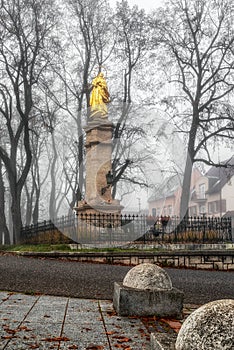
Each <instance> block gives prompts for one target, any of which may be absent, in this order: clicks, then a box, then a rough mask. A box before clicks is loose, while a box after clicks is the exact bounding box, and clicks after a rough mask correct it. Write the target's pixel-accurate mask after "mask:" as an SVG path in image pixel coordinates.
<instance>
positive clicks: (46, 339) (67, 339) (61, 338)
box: [41, 337, 70, 342]
mask: <svg viewBox="0 0 234 350" xmlns="http://www.w3.org/2000/svg"><path fill="white" fill-rule="evenodd" d="M41 340H42V341H48V342H59V341H69V340H70V339H69V338H67V337H52V338H44V339H41Z"/></svg>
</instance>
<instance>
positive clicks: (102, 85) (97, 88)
mask: <svg viewBox="0 0 234 350" xmlns="http://www.w3.org/2000/svg"><path fill="white" fill-rule="evenodd" d="M109 102H110V95H109V92H108V88H107V83H106V80H105V78H104V74H103V73H102V72H101V73H99V74H98V75H97V76H96V78H94V79H93V81H92V91H91V95H90V101H89V104H90V110H91V113H90V118H105V117H107V113H108V111H107V106H106V104H107V103H109Z"/></svg>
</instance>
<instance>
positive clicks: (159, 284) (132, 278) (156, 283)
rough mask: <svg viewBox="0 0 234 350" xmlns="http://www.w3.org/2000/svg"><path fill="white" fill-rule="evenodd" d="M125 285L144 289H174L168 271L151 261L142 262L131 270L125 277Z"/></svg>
mask: <svg viewBox="0 0 234 350" xmlns="http://www.w3.org/2000/svg"><path fill="white" fill-rule="evenodd" d="M123 286H125V287H130V288H136V289H142V290H145V289H158V290H170V289H172V283H171V279H170V277H169V275H168V273H167V272H166V271H165V270H163V269H162V268H161V267H159V266H157V265H155V264H150V263H144V264H140V265H137V266H135V267H133V268H132V269H131V270H129V271H128V273H127V274H126V276H125V277H124V280H123Z"/></svg>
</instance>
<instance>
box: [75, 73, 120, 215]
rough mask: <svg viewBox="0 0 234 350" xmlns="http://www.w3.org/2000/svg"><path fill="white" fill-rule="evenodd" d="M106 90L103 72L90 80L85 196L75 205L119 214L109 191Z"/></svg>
mask: <svg viewBox="0 0 234 350" xmlns="http://www.w3.org/2000/svg"><path fill="white" fill-rule="evenodd" d="M109 102H110V97H109V92H108V88H107V84H106V80H105V78H104V75H103V73H102V72H101V73H99V74H98V75H97V77H96V78H94V79H93V81H92V92H91V96H90V117H89V121H88V123H87V126H86V127H85V128H84V130H85V133H86V144H85V147H86V180H85V184H86V186H85V188H86V190H85V199H84V200H83V201H80V202H78V206H77V207H76V208H74V209H75V210H76V212H77V214H79V213H83V214H99V213H100V214H103V213H108V214H112V213H113V214H120V213H121V209H122V207H121V205H120V203H119V201H118V200H114V199H113V198H112V194H111V182H112V173H111V155H112V134H113V123H112V122H110V121H109V120H108V110H107V103H109Z"/></svg>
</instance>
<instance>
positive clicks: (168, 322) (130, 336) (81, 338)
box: [0, 292, 198, 350]
mask: <svg viewBox="0 0 234 350" xmlns="http://www.w3.org/2000/svg"><path fill="white" fill-rule="evenodd" d="M197 307H198V306H197V305H186V306H185V308H184V316H185V317H186V316H187V315H188V314H189V313H190V312H191V311H193V310H194V309H196V308H197ZM181 323H182V320H179V321H178V320H173V319H166V318H157V317H155V316H153V317H119V316H118V315H116V313H115V311H114V310H113V306H112V302H111V301H109V300H97V299H95V300H94V299H78V298H69V297H55V296H48V295H25V294H19V293H9V292H0V325H1V326H0V339H1V340H0V350H3V349H4V350H5V349H6V350H13V349H14V350H16V349H17V350H29V349H44V350H48V349H56V350H60V349H61V350H70V349H79V350H110V349H125V350H144V349H145V350H149V349H150V333H151V332H156V334H159V335H160V334H161V335H162V334H172V335H175V334H176V333H177V332H178V330H179V329H180V326H181Z"/></svg>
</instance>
